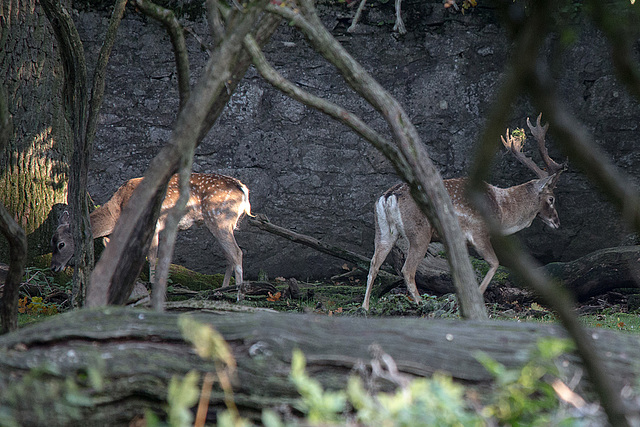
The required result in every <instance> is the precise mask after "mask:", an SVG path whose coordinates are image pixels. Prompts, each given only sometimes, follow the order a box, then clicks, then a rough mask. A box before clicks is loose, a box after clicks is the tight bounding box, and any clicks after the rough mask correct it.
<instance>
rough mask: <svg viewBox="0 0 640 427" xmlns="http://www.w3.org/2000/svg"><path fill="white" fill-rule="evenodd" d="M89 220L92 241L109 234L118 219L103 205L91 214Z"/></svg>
mask: <svg viewBox="0 0 640 427" xmlns="http://www.w3.org/2000/svg"><path fill="white" fill-rule="evenodd" d="M89 219H90V221H91V234H93V238H94V239H97V238H98V237H104V236H108V235H110V234H111V232H112V231H113V229H114V227H115V225H116V221H117V220H118V217H117V216H114V215H113V214H112V212H111V210H110V209H109V206H108V205H103V206H100V207H99V208H97V209H96V210H94V211H93V212H91V215H90V216H89Z"/></svg>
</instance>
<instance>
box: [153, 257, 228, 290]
mask: <svg viewBox="0 0 640 427" xmlns="http://www.w3.org/2000/svg"><path fill="white" fill-rule="evenodd" d="M146 271H148V270H146ZM223 280H224V275H223V274H213V275H208V274H202V273H197V272H195V271H192V270H189V269H188V268H185V267H182V266H180V265H175V264H171V267H170V268H169V281H170V283H172V284H179V285H181V286H184V287H185V288H187V289H190V290H192V291H206V290H210V289H217V288H219V287H221V286H222V281H223ZM229 284H230V285H233V284H235V280H234V279H233V278H232V279H231V283H229Z"/></svg>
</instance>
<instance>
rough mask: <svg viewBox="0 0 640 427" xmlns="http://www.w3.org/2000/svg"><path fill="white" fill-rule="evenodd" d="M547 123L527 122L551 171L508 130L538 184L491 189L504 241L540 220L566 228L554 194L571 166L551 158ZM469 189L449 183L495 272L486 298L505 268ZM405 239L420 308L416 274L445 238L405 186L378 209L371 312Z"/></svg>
mask: <svg viewBox="0 0 640 427" xmlns="http://www.w3.org/2000/svg"><path fill="white" fill-rule="evenodd" d="M541 118H542V114H540V115H539V116H538V120H537V124H536V126H533V125H532V124H531V122H530V121H529V119H527V126H529V129H530V130H531V133H532V134H533V136H534V138H535V139H536V141H537V143H538V149H539V151H540V154H541V156H542V159H543V161H544V162H545V164H546V165H547V170H542V169H540V168H539V167H538V166H537V165H536V164H535V163H534V162H533V160H532V159H530V158H528V157H526V156H525V155H524V154H523V153H522V143H523V141H524V138H523V137H516V136H514V135H509V130H508V129H507V133H506V138H505V137H502V143H503V144H504V146H505V147H506V148H507V150H508V151H510V152H511V153H512V154H513V155H514V156H515V157H516V158H517V159H518V160H519V161H520V162H521V163H522V164H524V165H525V166H527V167H528V168H529V169H531V170H532V171H533V172H534V173H535V174H536V175H537V176H538V178H537V179H534V180H531V181H528V182H525V183H524V184H520V185H516V186H514V187H509V188H498V187H495V186H493V185H490V184H485V191H486V198H487V200H488V201H489V204H490V209H491V212H492V215H493V216H494V217H495V218H496V219H497V220H498V221H499V224H500V227H501V230H502V233H503V234H504V235H509V234H513V233H515V232H517V231H520V230H522V229H524V228H527V227H529V226H530V225H531V223H532V222H533V219H534V218H535V217H536V216H538V217H540V219H541V220H542V221H543V222H544V223H545V224H547V225H548V226H549V227H551V228H558V227H560V220H559V219H558V213H557V212H556V208H555V196H554V194H553V189H554V187H555V185H556V183H557V181H558V178H559V176H560V174H561V172H562V171H563V170H564V168H565V165H561V164H558V163H556V162H555V161H553V160H552V159H551V158H550V157H549V154H548V152H547V149H546V147H545V135H546V132H547V129H548V127H549V124H548V123H547V124H546V125H544V126H541V124H540V120H541ZM465 184H466V178H456V179H446V180H444V186H445V188H446V189H447V192H448V193H449V197H451V202H452V203H453V207H454V210H455V213H456V216H457V218H458V222H459V224H460V228H461V229H462V233H463V235H464V236H465V238H466V240H467V244H468V245H471V246H472V247H473V248H474V249H475V250H476V251H477V252H478V254H479V255H480V256H481V257H482V258H484V259H485V260H486V261H487V262H488V263H489V267H490V268H489V271H488V272H487V274H486V275H485V277H484V279H483V280H482V282H481V283H480V292H482V293H484V291H485V290H486V289H487V286H488V285H489V282H490V281H491V279H492V278H493V275H494V274H495V272H496V270H497V269H498V266H499V262H498V257H497V256H496V254H495V252H494V250H493V247H492V246H491V241H490V238H489V229H488V226H487V224H486V223H485V222H484V221H483V219H482V217H481V215H480V214H479V213H478V212H477V211H476V210H475V209H474V208H473V207H472V206H471V205H470V203H469V202H468V201H467V199H466V198H465V196H464V192H465ZM400 237H403V238H405V239H406V240H407V241H408V250H407V254H406V259H405V262H404V265H403V267H402V274H403V276H404V281H405V284H406V286H407V289H408V290H409V293H410V294H411V296H412V297H413V299H414V300H415V301H416V302H420V301H421V298H420V294H419V293H418V289H417V288H416V282H415V275H416V269H417V267H418V264H419V263H420V261H421V260H422V259H423V258H424V256H425V254H426V253H427V248H428V246H429V243H430V242H431V241H438V240H439V238H440V236H438V234H437V232H436V230H435V228H434V227H433V226H432V225H431V224H430V223H429V221H428V219H427V217H426V216H425V215H424V214H423V213H422V211H421V210H420V209H419V208H418V206H417V205H416V203H415V202H414V200H413V198H412V197H411V194H410V193H409V187H408V185H407V184H404V183H403V184H398V185H396V186H394V187H391V188H390V189H389V190H387V191H386V192H385V193H384V194H383V195H382V196H381V197H380V198H379V199H378V202H377V203H376V206H375V251H374V254H373V258H372V259H371V264H370V267H369V276H368V277H367V290H366V292H365V297H364V302H363V303H362V307H363V308H364V309H365V310H369V298H370V296H371V288H372V286H373V282H374V281H375V278H376V276H377V274H378V270H379V268H380V266H381V265H382V263H383V262H384V260H385V259H386V257H387V255H388V254H389V252H390V251H391V249H392V248H393V246H394V245H395V243H396V242H397V240H398V238H400Z"/></svg>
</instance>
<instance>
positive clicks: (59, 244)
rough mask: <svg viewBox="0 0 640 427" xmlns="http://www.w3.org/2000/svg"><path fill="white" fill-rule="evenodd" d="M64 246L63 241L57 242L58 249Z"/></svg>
mask: <svg viewBox="0 0 640 427" xmlns="http://www.w3.org/2000/svg"><path fill="white" fill-rule="evenodd" d="M62 248H64V242H60V243H58V250H60V249H62Z"/></svg>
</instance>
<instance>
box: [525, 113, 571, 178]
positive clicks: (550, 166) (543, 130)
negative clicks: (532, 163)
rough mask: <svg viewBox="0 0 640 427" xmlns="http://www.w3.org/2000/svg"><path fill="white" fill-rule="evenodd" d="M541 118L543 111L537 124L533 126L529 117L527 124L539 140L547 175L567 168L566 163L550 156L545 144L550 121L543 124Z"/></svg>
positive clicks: (539, 148)
mask: <svg viewBox="0 0 640 427" xmlns="http://www.w3.org/2000/svg"><path fill="white" fill-rule="evenodd" d="M541 119H542V113H540V114H539V115H538V120H537V121H536V126H533V125H532V124H531V121H530V120H529V118H528V117H527V126H529V129H530V130H531V133H532V134H533V137H534V138H535V139H536V141H537V142H538V150H539V151H540V156H542V160H543V161H544V163H545V164H546V165H547V175H553V174H554V173H556V172H558V171H561V170H563V169H564V168H565V165H564V164H562V165H561V164H558V163H556V162H555V161H554V160H553V159H552V158H551V157H549V152H548V151H547V147H546V145H545V135H546V134H547V129H549V123H547V124H545V125H544V126H542V125H541V123H540V120H541Z"/></svg>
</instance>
